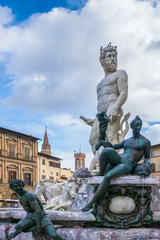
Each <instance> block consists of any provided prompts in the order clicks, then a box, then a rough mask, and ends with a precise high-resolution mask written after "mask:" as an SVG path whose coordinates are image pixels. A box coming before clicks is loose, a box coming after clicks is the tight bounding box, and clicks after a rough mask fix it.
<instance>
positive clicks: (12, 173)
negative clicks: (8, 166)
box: [8, 171, 17, 181]
mask: <svg viewBox="0 0 160 240" xmlns="http://www.w3.org/2000/svg"><path fill="white" fill-rule="evenodd" d="M16 178H17V172H16V171H9V178H8V180H9V181H11V180H14V179H16Z"/></svg>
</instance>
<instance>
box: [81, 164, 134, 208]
mask: <svg viewBox="0 0 160 240" xmlns="http://www.w3.org/2000/svg"><path fill="white" fill-rule="evenodd" d="M131 171H132V166H131V165H128V164H124V163H120V164H118V165H116V166H115V167H113V168H112V170H110V171H109V172H108V173H106V175H105V176H104V179H103V181H102V183H101V184H100V185H99V187H98V189H97V191H96V192H95V194H94V196H93V198H92V200H91V201H90V202H89V203H88V204H87V206H86V207H85V208H83V209H82V211H83V212H86V211H89V210H90V209H91V208H92V207H93V204H94V203H96V202H97V200H99V198H100V197H101V196H102V195H103V194H104V192H105V191H107V189H108V187H109V185H110V182H111V180H112V178H114V177H119V176H121V175H124V174H127V173H130V172H131Z"/></svg>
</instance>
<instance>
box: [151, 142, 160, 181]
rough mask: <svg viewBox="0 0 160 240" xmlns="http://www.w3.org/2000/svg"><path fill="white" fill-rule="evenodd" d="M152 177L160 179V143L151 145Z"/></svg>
mask: <svg viewBox="0 0 160 240" xmlns="http://www.w3.org/2000/svg"><path fill="white" fill-rule="evenodd" d="M151 171H152V173H151V177H154V178H156V179H158V180H159V181H160V144H155V145H152V146H151Z"/></svg>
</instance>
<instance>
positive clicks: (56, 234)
mask: <svg viewBox="0 0 160 240" xmlns="http://www.w3.org/2000/svg"><path fill="white" fill-rule="evenodd" d="M53 239H54V240H62V238H61V237H60V235H59V234H58V233H55V234H54V235H53Z"/></svg>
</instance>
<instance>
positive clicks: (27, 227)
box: [8, 179, 61, 240]
mask: <svg viewBox="0 0 160 240" xmlns="http://www.w3.org/2000/svg"><path fill="white" fill-rule="evenodd" d="M24 185H25V184H24V182H23V181H22V180H20V179H14V180H12V181H10V183H9V187H10V188H11V189H12V190H13V191H15V192H16V193H17V194H18V198H19V201H20V204H21V205H22V206H23V208H24V210H25V211H26V212H27V215H26V217H25V218H23V219H21V221H20V222H19V223H18V224H16V225H15V229H16V231H15V232H12V233H11V234H10V235H9V238H8V239H11V238H15V237H16V236H17V235H18V234H20V233H21V232H32V235H33V237H36V236H41V235H42V234H43V233H44V232H46V234H48V235H49V236H50V237H51V238H52V239H55V240H61V237H60V236H59V235H58V234H57V233H56V230H55V228H54V226H53V224H52V222H51V221H50V220H49V219H48V218H47V216H46V213H45V211H44V209H43V205H42V203H41V201H40V200H39V198H38V197H37V195H36V194H34V193H32V192H30V191H26V190H24Z"/></svg>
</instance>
